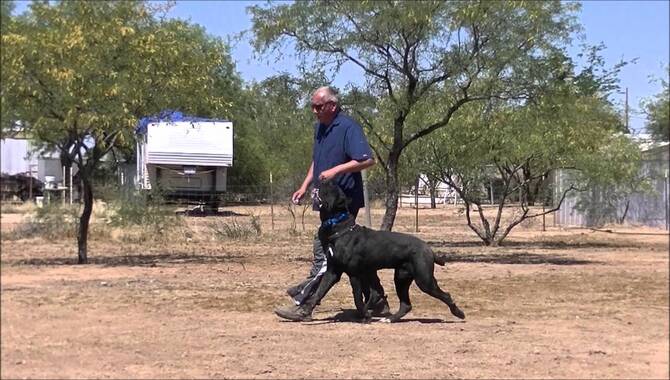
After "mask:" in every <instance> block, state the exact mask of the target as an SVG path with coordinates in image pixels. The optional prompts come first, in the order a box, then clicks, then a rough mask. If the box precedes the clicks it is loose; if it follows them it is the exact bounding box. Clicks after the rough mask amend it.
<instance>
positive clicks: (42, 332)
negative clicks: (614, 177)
mask: <svg viewBox="0 0 670 380" xmlns="http://www.w3.org/2000/svg"><path fill="white" fill-rule="evenodd" d="M373 211H374V212H373V225H379V220H380V219H381V215H382V211H381V210H373ZM275 212H276V213H277V215H276V217H275V229H274V231H272V230H271V228H270V226H271V221H270V217H269V215H268V214H269V210H268V207H256V208H235V209H233V211H231V212H230V213H229V214H228V215H237V216H220V217H207V218H186V223H187V224H188V226H189V229H190V231H191V233H189V234H187V236H176V237H174V238H173V239H172V240H171V241H169V242H165V241H156V242H153V241H149V242H146V243H143V244H137V243H134V244H131V243H127V242H123V241H121V240H119V239H115V238H113V237H109V238H104V239H103V238H100V239H94V240H92V241H91V242H90V247H89V251H90V252H89V256H90V261H91V264H89V265H85V266H78V265H74V264H73V263H74V262H75V257H76V255H75V246H74V244H75V243H74V241H73V240H69V239H67V240H58V241H46V240H43V239H39V238H38V239H21V240H7V239H6V238H4V237H3V239H2V245H1V249H2V256H1V267H0V268H1V272H0V274H1V289H2V291H1V296H2V304H1V305H2V310H1V311H2V313H1V314H2V320H1V322H2V325H1V327H2V330H1V338H2V339H1V340H2V341H1V344H2V347H1V348H2V362H1V373H0V377H2V378H59V379H62V378H399V379H409V378H421V379H426V378H665V379H667V378H668V377H669V364H668V355H669V333H668V330H669V325H668V321H669V306H668V235H667V234H666V233H665V231H663V230H658V229H650V228H634V227H627V228H613V232H611V233H607V232H598V231H592V230H584V229H569V230H568V229H559V228H556V227H553V226H551V223H549V222H548V224H549V227H548V230H547V231H546V232H542V231H541V228H540V225H539V224H538V222H537V221H536V222H533V223H529V224H526V225H524V226H522V227H520V228H518V229H517V230H515V231H513V233H512V235H511V236H510V238H509V240H508V244H506V245H504V246H502V247H496V248H486V247H482V245H481V244H480V242H479V241H478V239H477V238H476V236H475V235H474V234H473V233H472V232H470V231H469V230H468V229H467V227H465V226H464V223H463V217H462V215H458V213H457V210H456V209H438V210H421V212H420V232H419V233H416V235H418V236H419V237H421V238H423V239H424V240H426V241H428V242H429V244H431V246H432V247H433V248H434V250H436V251H438V252H443V253H447V254H449V257H450V262H449V263H447V266H446V267H438V268H437V269H436V277H437V279H438V282H439V283H440V285H441V286H442V288H443V289H445V290H448V291H449V292H450V293H451V295H452V296H453V298H454V299H455V300H456V302H457V303H458V304H459V306H460V307H461V309H463V310H464V312H465V313H466V319H465V320H464V321H460V320H458V319H456V318H455V317H453V316H451V315H450V313H449V310H448V308H447V307H446V306H445V305H443V304H442V303H440V302H439V301H437V300H435V299H432V298H431V297H429V296H427V295H425V294H423V293H421V292H420V291H419V290H418V289H417V288H416V286H415V285H413V286H412V289H411V290H410V295H411V297H412V302H413V306H414V309H413V311H412V312H411V313H410V314H409V315H407V316H406V317H405V318H404V319H403V320H402V321H401V322H399V323H395V324H387V323H381V322H379V321H376V320H375V321H373V322H372V323H368V324H364V323H360V322H359V321H358V320H357V318H356V315H355V312H354V311H353V309H354V306H353V300H352V297H351V294H350V293H351V291H350V288H349V284H348V280H347V279H346V277H343V279H342V281H340V283H339V284H337V285H336V286H335V287H334V288H333V290H332V291H331V292H330V293H329V294H328V296H327V297H326V298H325V299H324V300H323V301H322V303H321V305H320V306H319V307H318V309H317V310H316V311H315V314H314V317H315V320H314V321H313V322H308V323H294V322H285V321H282V320H280V319H279V318H277V317H276V316H275V315H274V314H273V312H272V310H273V308H274V307H276V306H279V305H283V304H285V303H286V302H287V301H288V297H287V296H286V295H285V293H284V291H285V289H286V287H287V286H289V285H292V284H294V283H296V282H298V281H300V280H302V279H303V277H304V276H305V275H306V274H307V271H308V269H309V265H310V256H311V250H310V247H311V230H312V229H313V228H314V226H315V225H316V219H315V217H314V215H312V214H311V213H309V214H310V215H309V216H308V220H307V226H306V231H305V232H303V231H302V227H301V223H300V221H298V226H297V230H298V231H297V232H296V233H289V232H288V226H289V222H290V219H289V216H288V214H287V213H286V212H285V210H282V209H281V208H279V207H277V208H275ZM250 214H254V215H258V216H260V218H261V223H262V226H263V228H264V232H263V234H262V235H261V236H259V237H258V236H256V237H253V238H249V239H242V240H236V239H221V240H213V239H212V238H211V233H208V227H207V226H208V225H210V224H211V223H230V222H231V221H232V220H233V219H234V220H236V221H237V222H239V223H247V222H248V217H247V216H245V215H250ZM413 217H414V212H413V210H410V209H401V210H400V214H399V219H398V222H397V223H396V228H395V230H397V231H401V232H412V233H413V230H414V219H413ZM21 218H22V216H21V215H20V214H3V215H2V231H3V236H6V234H7V232H8V231H10V230H11V229H12V228H15V227H16V226H18V225H19V224H20V223H21ZM359 221H360V220H359ZM549 221H551V219H549ZM112 236H113V235H112ZM380 277H381V278H382V283H383V285H384V287H385V288H386V289H387V291H388V292H389V294H390V297H389V301H390V303H391V308H392V309H395V308H397V304H398V302H397V298H396V297H395V294H394V293H395V292H394V290H393V289H394V287H393V274H392V271H390V270H385V271H382V272H380Z"/></svg>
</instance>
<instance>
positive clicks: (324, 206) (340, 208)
mask: <svg viewBox="0 0 670 380" xmlns="http://www.w3.org/2000/svg"><path fill="white" fill-rule="evenodd" d="M317 200H318V202H319V211H320V213H321V216H322V217H330V216H332V215H335V214H339V213H342V212H347V211H348V206H349V202H350V201H349V198H347V196H346V195H345V194H344V192H343V191H342V189H341V188H340V187H339V186H337V183H335V181H332V180H331V181H324V182H321V184H320V186H319V192H318V193H317Z"/></svg>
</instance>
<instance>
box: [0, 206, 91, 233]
mask: <svg viewBox="0 0 670 380" xmlns="http://www.w3.org/2000/svg"><path fill="white" fill-rule="evenodd" d="M78 222H79V207H78V206H59V205H56V204H49V205H45V206H44V207H37V208H35V213H34V214H33V215H31V216H30V217H29V218H28V221H27V222H25V223H22V224H20V225H19V226H18V227H16V228H15V229H13V230H12V231H10V232H9V233H7V234H6V236H3V237H6V238H7V239H8V240H18V239H30V238H36V237H42V238H44V239H54V240H62V239H68V238H72V239H74V238H76V237H77V231H78V225H77V223H78ZM3 235H5V234H3Z"/></svg>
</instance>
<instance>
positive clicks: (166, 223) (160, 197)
mask: <svg viewBox="0 0 670 380" xmlns="http://www.w3.org/2000/svg"><path fill="white" fill-rule="evenodd" d="M110 210H111V214H110V215H109V217H108V218H109V224H110V225H111V226H114V227H132V226H152V229H153V230H154V231H156V232H157V233H164V232H166V231H168V230H169V229H170V226H174V225H178V224H180V218H178V217H177V216H176V214H175V207H173V206H168V205H166V204H165V198H164V192H163V191H162V190H160V189H152V190H150V191H142V192H138V193H136V194H124V195H122V196H121V197H119V198H118V199H116V200H115V201H113V202H112V203H111V205H110Z"/></svg>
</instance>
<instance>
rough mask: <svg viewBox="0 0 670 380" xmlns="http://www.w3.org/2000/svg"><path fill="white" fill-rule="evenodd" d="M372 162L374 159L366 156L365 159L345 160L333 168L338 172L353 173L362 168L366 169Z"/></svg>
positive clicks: (373, 162)
mask: <svg viewBox="0 0 670 380" xmlns="http://www.w3.org/2000/svg"><path fill="white" fill-rule="evenodd" d="M374 164H375V160H374V159H373V158H368V159H367V160H365V161H356V160H351V161H349V162H345V163H344V164H340V165H337V166H335V167H334V168H333V169H336V170H337V173H338V174H343V173H355V172H360V171H361V170H363V169H367V168H369V167H370V166H372V165H374Z"/></svg>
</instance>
